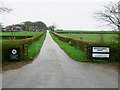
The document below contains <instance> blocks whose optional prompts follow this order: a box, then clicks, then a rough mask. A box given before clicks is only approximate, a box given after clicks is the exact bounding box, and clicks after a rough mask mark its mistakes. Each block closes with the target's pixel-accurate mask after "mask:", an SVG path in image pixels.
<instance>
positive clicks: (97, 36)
mask: <svg viewBox="0 0 120 90" xmlns="http://www.w3.org/2000/svg"><path fill="white" fill-rule="evenodd" d="M61 35H63V36H68V37H74V38H82V39H83V40H92V41H100V37H101V35H100V34H61ZM103 39H104V41H105V42H117V34H103Z"/></svg>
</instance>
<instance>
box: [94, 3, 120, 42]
mask: <svg viewBox="0 0 120 90" xmlns="http://www.w3.org/2000/svg"><path fill="white" fill-rule="evenodd" d="M95 14H96V17H97V18H98V19H99V20H102V21H104V22H106V23H107V25H109V26H112V27H113V28H114V29H116V28H117V29H116V30H117V31H119V33H118V42H120V2H117V3H113V2H111V3H110V4H109V5H106V6H104V10H101V11H99V12H96V13H95Z"/></svg>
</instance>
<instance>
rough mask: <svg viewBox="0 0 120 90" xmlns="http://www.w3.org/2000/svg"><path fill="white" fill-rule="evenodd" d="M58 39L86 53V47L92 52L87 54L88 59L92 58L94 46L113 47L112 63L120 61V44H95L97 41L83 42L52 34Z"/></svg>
mask: <svg viewBox="0 0 120 90" xmlns="http://www.w3.org/2000/svg"><path fill="white" fill-rule="evenodd" d="M52 33H53V34H54V35H55V36H56V37H58V38H59V40H61V41H63V42H67V43H68V42H69V43H71V45H72V46H75V47H77V48H79V49H81V50H83V51H85V49H86V47H89V48H90V50H89V52H87V53H86V54H87V57H91V55H90V54H91V51H92V48H91V47H92V46H110V47H111V53H110V54H111V57H110V61H115V62H116V61H117V62H118V61H119V53H120V50H119V49H118V43H112V42H109V43H108V42H107V43H105V42H104V43H101V42H95V41H91V40H81V39H77V38H72V37H66V36H62V35H60V34H58V33H55V32H52ZM90 59H91V58H90Z"/></svg>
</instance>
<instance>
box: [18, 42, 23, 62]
mask: <svg viewBox="0 0 120 90" xmlns="http://www.w3.org/2000/svg"><path fill="white" fill-rule="evenodd" d="M19 43H20V60H24V55H23V42H19Z"/></svg>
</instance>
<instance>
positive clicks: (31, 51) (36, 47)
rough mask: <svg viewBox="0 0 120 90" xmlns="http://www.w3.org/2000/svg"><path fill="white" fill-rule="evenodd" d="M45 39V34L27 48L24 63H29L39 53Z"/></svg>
mask: <svg viewBox="0 0 120 90" xmlns="http://www.w3.org/2000/svg"><path fill="white" fill-rule="evenodd" d="M45 37H46V33H45V34H43V36H41V37H40V39H39V40H38V41H36V42H34V43H32V44H31V45H29V46H28V57H27V59H26V60H25V61H30V60H31V59H33V58H34V57H35V56H37V55H38V53H39V52H40V49H41V47H42V45H43V42H44V40H45Z"/></svg>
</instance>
